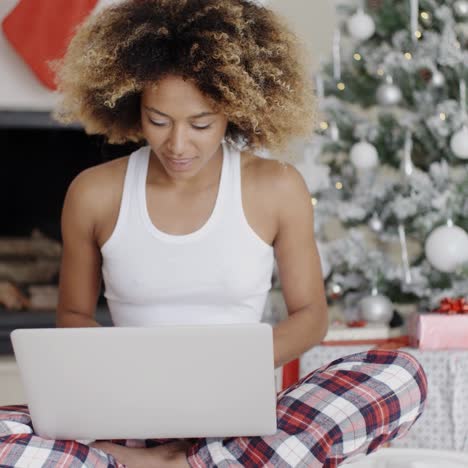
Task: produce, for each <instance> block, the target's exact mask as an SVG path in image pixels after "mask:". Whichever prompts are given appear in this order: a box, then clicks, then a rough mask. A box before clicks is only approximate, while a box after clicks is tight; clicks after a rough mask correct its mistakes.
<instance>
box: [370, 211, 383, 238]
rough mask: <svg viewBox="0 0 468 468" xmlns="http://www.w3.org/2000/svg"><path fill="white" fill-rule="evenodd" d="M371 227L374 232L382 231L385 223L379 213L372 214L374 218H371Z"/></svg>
mask: <svg viewBox="0 0 468 468" xmlns="http://www.w3.org/2000/svg"><path fill="white" fill-rule="evenodd" d="M368 225H369V228H370V229H371V231H373V232H376V233H378V232H382V229H383V223H382V220H381V219H380V218H379V215H378V214H377V213H374V214H373V215H372V218H371V219H370V220H369V223H368Z"/></svg>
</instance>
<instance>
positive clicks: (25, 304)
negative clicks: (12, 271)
mask: <svg viewBox="0 0 468 468" xmlns="http://www.w3.org/2000/svg"><path fill="white" fill-rule="evenodd" d="M0 305H2V306H4V307H6V308H7V309H12V310H18V309H23V308H29V307H30V305H31V304H30V302H29V299H28V298H27V297H26V296H25V295H24V294H23V293H22V292H21V291H20V290H19V288H17V287H16V286H15V285H14V284H12V283H10V282H9V281H0Z"/></svg>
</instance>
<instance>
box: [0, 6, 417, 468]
mask: <svg viewBox="0 0 468 468" xmlns="http://www.w3.org/2000/svg"><path fill="white" fill-rule="evenodd" d="M301 63H303V62H302V60H301V59H300V54H299V48H298V46H297V43H296V40H295V39H294V36H293V35H292V34H291V33H289V32H288V30H287V29H286V27H285V26H284V25H283V24H281V22H280V21H279V19H278V18H277V17H276V16H275V15H274V14H273V12H271V11H269V10H268V9H265V8H263V7H261V6H258V5H257V4H255V3H250V2H247V1H246V0H190V1H189V0H129V1H125V2H123V3H119V4H117V5H116V6H114V7H111V8H109V9H107V10H104V11H102V12H101V13H100V14H98V15H96V16H94V17H92V18H89V19H88V20H87V21H86V22H85V23H84V25H82V26H81V28H80V29H79V30H78V31H77V33H76V35H75V37H74V38H73V40H72V42H71V45H70V47H69V49H68V52H67V55H66V57H65V59H64V61H63V63H61V64H59V65H60V66H58V67H57V69H58V71H59V88H60V91H61V92H62V94H63V102H62V107H61V111H60V113H59V114H60V115H59V118H60V119H61V120H64V121H70V120H79V121H81V122H82V123H83V125H84V126H85V128H86V130H87V131H88V132H89V133H100V134H103V135H106V137H107V138H108V140H109V141H110V142H111V143H121V142H125V141H135V142H141V144H142V146H141V148H140V149H139V150H137V151H136V152H134V153H132V154H131V155H130V156H129V157H128V156H127V157H124V158H120V159H117V160H114V161H111V162H108V163H105V164H102V165H99V166H96V167H93V168H90V169H88V170H86V171H84V172H83V173H81V174H80V175H79V176H78V177H77V178H76V179H75V180H74V181H73V183H72V184H71V186H70V188H69V190H68V193H67V196H66V200H65V203H64V208H63V213H62V232H63V246H64V249H63V260H62V267H61V276H60V300H59V306H58V310H57V325H58V326H61V327H83V326H85V327H87V326H98V324H97V322H96V321H95V319H94V310H95V305H96V300H97V296H98V293H99V288H100V280H101V277H102V278H103V279H104V283H105V295H106V298H107V300H108V304H109V307H110V310H111V314H112V317H113V320H114V323H115V324H116V325H117V326H135V325H137V326H145V325H153V324H158V323H235V322H258V321H260V318H261V314H262V310H263V307H264V304H265V299H266V296H267V293H268V290H269V288H270V286H271V282H270V279H271V274H272V269H273V260H274V258H276V261H277V264H278V270H279V274H280V279H281V284H282V289H283V293H284V297H285V301H286V305H287V308H288V312H289V315H288V318H287V319H286V320H284V321H283V322H281V323H279V324H278V325H277V326H276V327H275V328H274V336H273V338H274V359H275V366H277V367H278V366H281V365H282V364H284V363H286V362H288V361H290V360H292V359H294V358H296V357H298V356H299V355H300V354H302V353H303V352H304V351H306V350H307V349H309V348H311V347H312V346H314V345H316V344H318V343H320V341H321V340H322V338H323V337H324V335H325V333H326V329H327V309H326V300H325V294H324V290H323V279H322V275H321V271H320V262H319V256H318V253H317V248H316V245H315V241H314V232H313V212H312V205H311V203H310V195H309V193H308V191H307V189H306V187H305V184H304V182H303V180H302V178H301V177H300V175H299V174H298V173H297V171H296V170H295V169H293V167H291V166H290V165H287V164H285V163H282V162H278V161H275V160H266V159H261V158H259V157H257V156H256V155H255V151H256V150H259V149H261V148H267V149H269V150H270V151H271V153H272V154H276V155H278V154H281V152H282V151H283V150H284V148H285V146H286V143H287V141H288V140H289V139H290V138H292V137H295V136H307V135H310V133H311V131H312V123H313V122H312V120H313V119H312V111H311V109H312V93H311V91H310V88H309V83H308V81H307V79H306V72H305V69H304V66H303V65H301ZM425 395H426V381H425V377H424V373H423V371H422V369H421V368H420V366H419V365H418V363H417V362H416V361H415V360H414V359H413V358H412V357H411V356H408V355H406V354H404V353H397V352H389V351H370V352H368V353H361V354H357V355H354V356H349V357H346V358H342V359H340V360H338V361H335V362H334V363H332V364H330V365H329V366H324V367H323V368H322V369H319V370H317V371H315V372H313V373H311V374H310V375H308V376H306V377H305V378H303V379H302V380H301V382H299V383H298V384H297V385H295V386H293V387H291V388H289V389H287V390H286V391H284V392H283V393H282V394H280V395H279V396H278V432H277V434H275V435H274V436H270V437H252V438H230V439H224V440H223V439H198V440H190V441H161V440H150V441H140V442H139V447H136V446H135V445H138V443H137V442H135V441H127V442H125V441H124V442H120V444H115V443H111V442H109V441H107V442H96V443H94V444H92V445H91V447H88V446H85V445H82V444H79V443H78V442H68V443H67V444H64V443H63V442H62V443H60V442H59V441H56V442H54V441H52V442H47V441H44V440H40V438H38V437H37V436H35V435H34V434H29V435H27V436H24V438H23V439H22V446H23V447H24V446H25V445H27V444H31V445H34V444H36V445H37V444H39V443H40V444H41V447H43V448H44V447H46V448H47V449H48V452H47V456H51V457H55V458H54V459H55V460H59V459H60V460H63V458H60V457H65V455H63V453H64V452H66V451H68V452H71V453H73V454H74V456H75V459H76V458H77V457H78V455H80V457H81V458H80V460H81V462H82V463H83V464H86V463H90V465H93V466H106V465H109V466H115V464H116V463H117V464H118V463H121V464H125V465H126V466H129V467H138V466H142V467H150V466H174V467H176V466H180V467H182V466H185V467H187V466H196V467H201V466H211V467H213V466H219V467H225V466H226V467H227V466H234V465H235V466H248V467H256V466H275V467H287V466H336V465H337V464H338V463H340V462H342V461H343V460H345V459H346V458H348V457H350V456H353V455H355V454H360V453H367V452H370V451H372V450H375V449H376V448H378V447H379V446H380V445H382V444H383V443H385V442H388V441H389V440H391V439H393V438H394V437H396V436H398V435H402V434H404V433H405V432H406V431H407V430H408V429H409V428H410V427H411V425H412V424H413V423H414V421H415V420H416V419H417V418H418V417H419V415H420V414H421V411H422V407H423V404H424V400H425ZM12 409H13V410H16V414H19V415H20V416H16V418H17V419H16V421H17V422H20V423H22V424H24V425H25V427H27V426H28V424H29V420H28V416H27V411H26V409H25V408H24V407H13V408H5V409H4V414H3V420H5V421H8V420H10V421H11V420H12V419H14V416H12V413H11V410H12ZM18 418H19V419H21V418H23V419H22V420H21V421H19V420H18ZM2 440H3V444H2V445H3V448H4V453H13V452H15V450H16V452H15V453H16V454H18V456H25V455H24V452H25V450H20V449H19V448H18V446H17V445H18V439H17V438H15V437H14V436H13V435H11V434H9V435H8V434H7V435H5V436H4V438H3V439H2ZM64 446H66V449H64V448H63V447H64ZM13 447H14V449H15V450H14V449H13ZM1 450H2V446H0V453H1ZM77 454H78V455H77ZM71 459H72V458H70V460H71ZM91 459H92V461H89V460H91ZM0 462H1V463H5V461H2V460H1V458H0ZM1 463H0V464H1ZM67 466H68V465H67ZM70 466H71V465H70Z"/></svg>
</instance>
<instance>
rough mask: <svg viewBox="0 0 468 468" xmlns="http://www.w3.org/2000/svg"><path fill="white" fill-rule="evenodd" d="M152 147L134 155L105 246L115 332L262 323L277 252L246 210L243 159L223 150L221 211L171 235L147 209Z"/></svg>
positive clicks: (225, 147)
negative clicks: (122, 328) (157, 326)
mask: <svg viewBox="0 0 468 468" xmlns="http://www.w3.org/2000/svg"><path fill="white" fill-rule="evenodd" d="M149 156H150V147H149V146H145V147H142V148H140V149H138V150H137V151H135V152H134V153H132V154H131V155H130V158H129V161H128V165H127V172H126V174H125V181H124V187H123V194H122V201H121V206H120V211H119V215H118V219H117V223H116V226H115V228H114V231H113V232H112V234H111V236H110V238H109V239H108V240H107V241H106V242H105V243H104V245H103V246H102V248H101V253H102V257H103V264H102V273H103V279H104V286H105V288H104V290H105V294H104V295H105V297H106V299H107V303H108V305H109V309H110V312H111V316H112V320H113V322H114V324H115V325H116V326H148V325H155V324H162V323H176V324H190V323H207V324H210V323H213V324H223V323H252V322H259V321H260V319H261V316H262V313H263V309H264V306H265V302H266V298H267V294H268V291H269V290H270V288H271V275H272V271H273V258H274V255H273V248H272V247H271V246H270V245H268V244H267V243H266V242H264V241H263V240H262V239H261V238H260V237H259V236H258V235H257V234H256V233H255V232H254V231H253V229H252V228H251V227H250V225H249V224H248V222H247V220H246V218H245V215H244V211H243V208H242V196H241V171H240V162H241V161H240V160H241V157H240V153H239V151H238V150H236V149H234V148H233V147H232V146H230V145H228V144H223V165H222V170H221V178H220V184H219V189H218V194H217V199H216V203H215V207H214V209H213V211H212V213H211V216H210V218H209V219H208V221H207V222H206V223H205V224H204V226H203V227H201V228H200V229H198V230H197V231H195V232H192V233H190V234H187V235H170V234H167V233H164V232H162V231H160V230H159V229H157V228H156V226H154V224H153V223H152V221H151V219H150V217H149V214H148V210H147V204H146V175H147V171H148V162H149Z"/></svg>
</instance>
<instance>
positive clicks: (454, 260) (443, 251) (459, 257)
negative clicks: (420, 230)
mask: <svg viewBox="0 0 468 468" xmlns="http://www.w3.org/2000/svg"><path fill="white" fill-rule="evenodd" d="M424 251H425V253H426V258H427V260H428V261H429V263H430V264H431V265H432V266H433V267H434V268H435V269H436V270H439V271H442V272H444V273H453V272H454V271H456V270H457V268H458V267H459V266H460V265H462V264H463V263H465V262H467V261H468V234H467V233H466V232H465V231H464V230H463V229H462V228H461V227H458V226H452V225H445V226H439V227H437V228H435V229H434V230H433V231H432V232H431V234H429V237H428V238H427V239H426V243H425V246H424Z"/></svg>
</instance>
